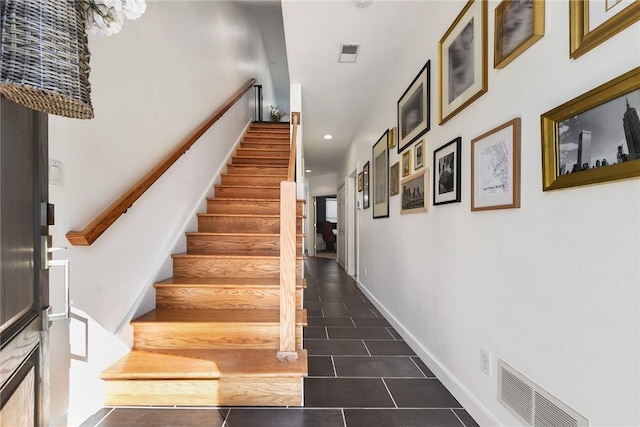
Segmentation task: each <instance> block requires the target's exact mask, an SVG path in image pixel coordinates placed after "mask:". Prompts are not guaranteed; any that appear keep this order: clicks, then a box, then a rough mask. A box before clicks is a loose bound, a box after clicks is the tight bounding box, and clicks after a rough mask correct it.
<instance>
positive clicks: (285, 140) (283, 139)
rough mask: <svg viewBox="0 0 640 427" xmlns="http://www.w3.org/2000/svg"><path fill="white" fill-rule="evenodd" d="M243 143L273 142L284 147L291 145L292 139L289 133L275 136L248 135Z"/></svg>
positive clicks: (243, 139)
mask: <svg viewBox="0 0 640 427" xmlns="http://www.w3.org/2000/svg"><path fill="white" fill-rule="evenodd" d="M242 142H266V143H269V142H273V143H276V144H278V143H280V144H283V145H289V144H290V143H291V142H290V137H289V134H288V133H283V134H280V135H274V134H248V135H246V136H245V137H244V138H242Z"/></svg>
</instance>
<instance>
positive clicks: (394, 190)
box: [389, 162, 400, 196]
mask: <svg viewBox="0 0 640 427" xmlns="http://www.w3.org/2000/svg"><path fill="white" fill-rule="evenodd" d="M398 193H400V162H396V164H395V165H393V166H391V169H389V195H390V196H395V195H397V194H398Z"/></svg>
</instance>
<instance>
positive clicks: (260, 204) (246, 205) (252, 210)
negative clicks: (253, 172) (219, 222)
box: [207, 199, 303, 216]
mask: <svg viewBox="0 0 640 427" xmlns="http://www.w3.org/2000/svg"><path fill="white" fill-rule="evenodd" d="M302 205H303V202H301V201H300V202H297V204H296V207H297V209H296V210H297V215H298V216H301V215H302ZM207 213H220V214H255V215H280V202H279V201H264V200H221V199H211V200H208V201H207Z"/></svg>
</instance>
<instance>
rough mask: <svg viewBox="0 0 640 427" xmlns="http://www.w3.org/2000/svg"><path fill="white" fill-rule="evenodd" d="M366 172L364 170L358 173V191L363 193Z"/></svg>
mask: <svg viewBox="0 0 640 427" xmlns="http://www.w3.org/2000/svg"><path fill="white" fill-rule="evenodd" d="M363 177H364V174H363V173H362V172H360V173H359V174H358V193H361V192H362V190H363V188H364V179H363Z"/></svg>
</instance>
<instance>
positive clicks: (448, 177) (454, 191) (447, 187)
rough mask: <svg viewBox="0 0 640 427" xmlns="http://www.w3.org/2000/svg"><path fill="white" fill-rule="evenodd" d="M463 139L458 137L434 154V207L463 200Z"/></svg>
mask: <svg viewBox="0 0 640 427" xmlns="http://www.w3.org/2000/svg"><path fill="white" fill-rule="evenodd" d="M461 153H462V138H461V137H457V138H456V139H454V140H453V141H451V142H448V143H446V144H445V145H443V146H442V147H440V148H438V149H437V150H435V151H434V152H433V205H434V206H436V205H444V204H447V203H455V202H460V200H461V191H460V189H461V173H462V169H461V165H462V161H461Z"/></svg>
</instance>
